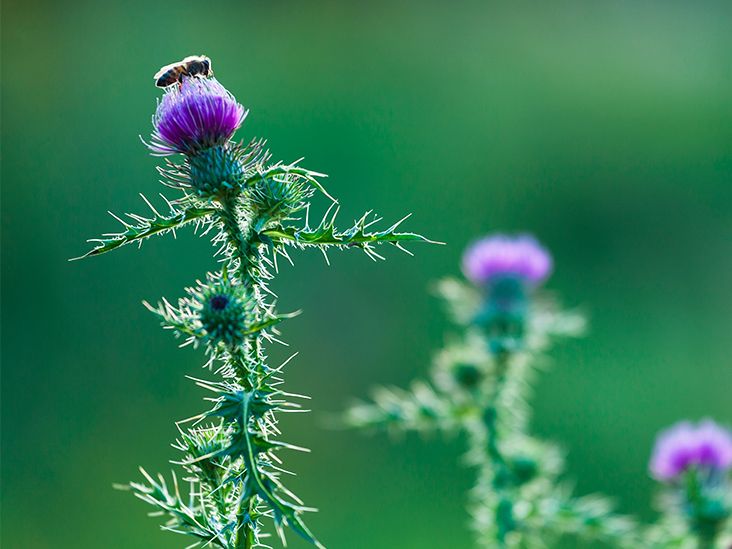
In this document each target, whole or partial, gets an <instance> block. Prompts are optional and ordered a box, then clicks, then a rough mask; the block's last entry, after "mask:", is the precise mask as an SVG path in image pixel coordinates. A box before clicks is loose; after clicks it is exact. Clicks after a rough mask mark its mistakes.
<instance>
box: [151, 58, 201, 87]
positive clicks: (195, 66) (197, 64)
mask: <svg viewBox="0 0 732 549" xmlns="http://www.w3.org/2000/svg"><path fill="white" fill-rule="evenodd" d="M184 76H213V69H212V68H211V60H210V59H209V58H208V57H206V56H205V55H190V56H188V57H186V58H185V59H183V60H182V61H178V62H177V63H171V64H170V65H165V66H164V67H163V68H162V69H160V70H159V71H158V72H157V74H156V75H155V76H154V77H153V78H154V79H155V85H156V86H157V87H158V88H167V87H168V86H172V85H173V84H175V83H179V84H180V83H182V82H183V77H184Z"/></svg>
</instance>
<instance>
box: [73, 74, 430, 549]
mask: <svg viewBox="0 0 732 549" xmlns="http://www.w3.org/2000/svg"><path fill="white" fill-rule="evenodd" d="M247 112H248V111H246V110H245V109H244V107H243V106H242V105H241V104H239V103H238V102H237V100H236V99H235V98H234V97H233V96H232V95H231V93H229V92H228V91H227V90H226V89H225V88H224V87H223V86H222V85H221V84H220V83H219V82H218V81H217V80H215V79H213V78H206V77H203V76H200V75H198V76H184V77H183V78H182V80H181V82H180V83H176V84H175V85H173V86H172V87H169V88H168V89H167V90H166V91H165V93H164V95H163V97H162V99H161V100H160V101H159V103H158V106H157V109H156V111H155V115H154V116H153V126H154V130H153V133H152V139H151V140H150V142H149V143H148V144H147V146H148V147H149V149H150V151H151V152H152V154H153V155H156V156H160V157H165V160H164V164H163V165H162V166H161V167H159V168H158V170H159V171H160V174H161V175H162V182H163V183H164V184H165V185H167V186H168V187H170V188H172V189H173V190H174V191H175V192H176V193H177V197H175V198H173V199H169V198H166V197H163V200H165V203H166V208H165V211H164V213H159V212H158V210H156V209H155V207H153V206H152V204H151V203H150V202H148V201H147V199H145V201H146V202H147V204H148V206H149V208H150V210H151V213H149V214H146V215H136V214H126V215H127V218H128V219H127V220H125V219H123V218H121V217H117V220H118V221H119V222H120V223H121V224H122V228H121V230H120V231H119V232H117V233H114V234H109V235H105V236H103V237H102V238H100V239H96V240H94V241H93V242H95V246H94V248H93V249H92V250H91V251H89V252H88V253H87V254H86V255H85V256H84V257H89V256H96V255H100V254H103V253H106V252H109V251H111V250H114V249H116V248H119V247H121V246H124V245H127V244H132V243H138V244H140V243H142V241H143V240H145V239H147V238H149V237H151V236H153V235H157V234H175V232H176V230H178V229H180V228H182V227H183V226H184V225H190V226H193V227H194V228H196V229H198V230H200V232H202V233H203V234H207V235H211V236H212V241H213V243H214V245H215V250H216V252H215V255H216V256H217V257H218V258H219V259H220V264H221V268H220V270H218V271H217V272H209V273H206V274H205V275H204V276H203V277H202V279H201V280H199V281H197V282H196V283H195V284H194V285H192V286H191V287H190V288H188V289H187V290H186V295H185V296H184V297H182V298H181V299H179V300H177V302H170V301H168V300H165V299H163V300H162V301H161V302H160V303H158V304H157V305H150V304H147V307H148V308H149V309H150V311H152V312H153V313H154V314H155V315H157V317H158V318H159V319H160V321H161V323H162V325H163V327H165V328H167V329H170V330H171V331H173V332H174V333H175V335H176V336H178V337H180V338H182V340H183V345H193V346H194V347H200V348H202V349H203V350H204V352H205V354H206V356H207V360H206V363H205V366H206V367H207V368H209V369H210V370H213V371H215V373H216V374H218V377H217V378H216V379H212V380H201V379H195V378H194V380H195V381H196V383H197V384H198V385H199V386H200V387H202V388H203V389H205V390H207V391H210V395H211V396H210V398H208V399H207V400H209V401H210V403H211V405H210V407H209V409H207V410H206V411H204V412H203V413H201V414H199V415H197V416H195V417H194V418H192V419H191V420H188V421H184V422H179V423H178V424H177V425H178V426H179V430H180V437H179V438H178V440H177V441H176V442H175V444H174V447H175V448H177V449H178V450H179V451H180V456H179V458H178V459H176V460H175V461H174V463H176V464H177V465H178V466H179V467H180V468H181V469H182V470H183V476H182V478H181V479H180V480H179V477H178V476H177V475H176V474H175V473H174V474H173V476H172V479H171V480H169V481H168V480H165V478H164V477H163V476H162V475H150V474H148V473H146V472H145V471H144V470H142V473H143V477H144V478H143V479H142V480H141V481H140V482H133V483H131V484H129V485H128V486H127V489H129V490H131V491H132V492H133V493H134V494H135V495H136V496H137V497H139V498H140V499H141V500H143V501H145V502H146V503H148V504H150V505H152V507H153V508H154V512H155V513H156V514H159V515H161V516H164V517H165V521H166V522H165V523H164V525H163V528H164V529H165V530H169V531H172V532H177V533H181V534H186V535H188V536H191V537H192V538H194V540H195V541H194V543H193V545H194V546H195V545H198V544H201V545H204V546H214V547H222V548H225V549H234V548H236V549H241V548H247V549H248V548H253V547H262V546H264V541H263V540H265V538H266V537H267V533H266V531H265V526H266V523H267V520H268V519H269V520H271V521H272V523H273V525H274V529H275V530H276V531H277V533H278V534H279V535H280V537H282V542H283V543H284V532H283V531H284V527H285V526H287V527H289V528H290V529H292V530H293V531H295V532H296V533H297V534H299V535H300V536H302V537H303V538H304V539H305V540H307V541H309V542H310V543H312V544H314V545H316V546H318V547H321V545H320V543H319V542H318V541H317V540H316V538H315V536H314V535H313V534H312V533H311V531H310V530H309V529H308V527H307V526H306V524H305V522H304V520H303V514H304V513H305V512H306V511H310V510H311V509H310V508H308V507H305V506H304V505H303V503H302V502H301V501H300V499H298V498H297V496H295V495H294V494H293V493H292V492H291V491H290V490H288V489H287V488H286V487H285V486H284V484H283V481H282V478H281V473H283V472H287V471H286V470H285V469H284V467H283V464H282V454H281V451H282V450H287V449H294V450H297V449H299V448H298V447H296V446H293V445H290V444H288V443H286V442H284V441H283V440H281V439H280V438H279V435H280V433H279V430H278V427H277V418H278V416H279V414H280V413H284V412H291V411H302V410H301V407H300V404H298V402H297V400H298V399H299V398H300V396H299V395H296V394H291V393H288V392H286V391H284V390H283V388H282V383H283V379H282V378H283V375H284V366H285V364H281V365H276V366H271V365H270V364H269V363H268V360H267V355H266V354H265V344H267V343H270V342H272V341H276V336H277V335H278V332H277V329H276V325H278V324H279V323H280V322H282V321H283V320H285V319H286V318H288V317H289V316H290V315H283V314H280V313H278V312H277V310H276V308H275V296H274V294H273V293H272V292H271V291H270V290H269V289H268V284H269V282H270V281H271V279H272V278H273V276H274V274H276V271H277V259H278V257H279V258H285V259H287V260H289V259H290V257H289V251H290V250H293V249H294V250H299V249H305V248H318V249H320V250H322V251H323V252H324V253H325V252H326V251H327V250H329V249H360V250H363V251H364V252H366V254H368V255H369V256H370V257H372V258H380V257H381V256H380V255H379V254H378V253H377V251H376V249H375V246H376V245H378V244H382V243H390V244H393V245H395V246H397V247H398V248H400V249H403V248H402V245H403V244H404V243H406V242H414V241H421V242H427V239H425V238H424V237H422V236H419V235H417V234H414V233H407V232H400V231H399V226H400V224H401V221H400V222H398V223H395V224H394V225H392V226H390V227H388V228H386V229H385V230H375V229H374V228H373V227H372V224H373V223H375V222H376V221H378V219H376V220H375V219H372V218H371V216H370V214H369V213H367V214H364V215H363V217H361V218H360V219H358V220H357V221H355V223H354V224H353V226H351V227H350V228H347V229H345V230H338V229H337V228H336V224H335V221H336V216H337V213H338V206H337V203H336V201H335V200H333V199H331V198H330V196H329V195H328V194H327V192H326V191H325V189H324V188H323V186H322V185H321V183H320V179H321V178H322V177H324V176H323V175H322V174H318V173H316V172H313V171H310V170H307V169H305V168H302V167H301V166H300V165H299V162H293V163H289V164H287V163H282V162H271V161H270V154H269V152H268V151H267V150H266V149H265V143H264V141H261V140H254V141H251V142H250V143H249V144H244V143H242V142H236V141H234V140H233V135H234V133H235V132H236V130H237V129H238V128H239V127H240V126H241V125H242V123H243V122H244V119H245V118H246V116H247ZM316 192H320V193H322V194H323V195H325V196H326V197H327V198H328V199H329V200H331V201H332V203H331V205H330V207H329V208H328V209H327V211H326V213H325V215H324V216H323V217H322V219H321V220H320V221H319V222H318V223H316V224H314V225H311V224H310V221H309V215H308V212H309V210H310V202H311V199H312V198H313V196H314V194H315V193H316ZM161 196H162V195H161ZM143 198H144V197H143ZM115 217H116V216H115ZM184 483H185V484H184Z"/></svg>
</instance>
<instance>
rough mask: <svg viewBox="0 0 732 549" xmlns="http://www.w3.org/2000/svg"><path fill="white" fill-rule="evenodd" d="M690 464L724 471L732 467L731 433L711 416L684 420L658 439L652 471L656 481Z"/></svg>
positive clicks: (667, 477) (684, 468) (674, 473)
mask: <svg viewBox="0 0 732 549" xmlns="http://www.w3.org/2000/svg"><path fill="white" fill-rule="evenodd" d="M690 467H699V468H701V469H705V470H709V471H719V472H725V471H727V470H728V469H730V467H732V433H730V431H729V430H728V429H725V428H724V427H721V426H719V425H717V424H716V423H714V421H712V420H710V419H706V420H704V421H701V422H700V423H698V424H694V423H691V422H689V421H682V422H680V423H677V424H676V425H674V426H672V427H670V428H669V429H666V430H665V431H662V432H661V433H660V434H659V435H658V437H657V438H656V444H655V446H654V448H653V455H652V457H651V463H650V470H651V474H652V475H653V476H654V478H656V479H657V480H661V481H670V480H674V479H675V478H677V477H678V476H679V475H681V474H682V473H684V472H685V471H686V470H687V469H689V468H690Z"/></svg>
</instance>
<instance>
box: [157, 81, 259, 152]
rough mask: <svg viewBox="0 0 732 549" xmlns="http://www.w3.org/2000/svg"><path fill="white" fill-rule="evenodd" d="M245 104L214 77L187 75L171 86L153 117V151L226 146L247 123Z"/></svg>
mask: <svg viewBox="0 0 732 549" xmlns="http://www.w3.org/2000/svg"><path fill="white" fill-rule="evenodd" d="M247 112H248V111H246V110H245V109H244V107H242V106H241V105H240V104H239V103H237V102H236V99H235V98H234V96H233V95H231V94H230V93H229V92H228V91H227V90H226V88H224V87H223V86H222V85H221V84H219V82H218V81H217V80H215V79H213V78H199V77H192V78H184V79H183V82H182V84H181V85H180V86H171V87H170V88H169V89H168V90H167V91H166V93H165V95H164V96H163V98H162V99H161V100H160V102H159V103H158V108H157V110H156V111H155V116H153V125H154V126H155V130H154V131H153V134H152V140H151V143H150V144H148V147H150V150H152V151H153V154H155V155H158V156H166V155H170V154H175V153H182V154H195V153H196V152H198V151H201V150H204V149H208V148H210V147H215V146H219V145H224V144H225V143H226V142H227V141H228V140H229V139H230V138H231V136H232V135H233V134H234V132H235V131H236V130H237V129H238V128H239V126H241V124H242V122H244V118H245V117H246V115H247Z"/></svg>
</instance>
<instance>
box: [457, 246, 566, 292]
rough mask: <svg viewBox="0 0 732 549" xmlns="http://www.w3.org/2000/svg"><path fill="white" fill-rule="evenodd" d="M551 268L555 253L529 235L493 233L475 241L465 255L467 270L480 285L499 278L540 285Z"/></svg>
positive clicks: (467, 273)
mask: <svg viewBox="0 0 732 549" xmlns="http://www.w3.org/2000/svg"><path fill="white" fill-rule="evenodd" d="M551 270H552V258H551V255H549V252H548V251H547V250H546V249H544V248H543V247H542V246H541V245H540V244H539V242H537V241H536V239H534V238H533V237H531V236H528V235H520V236H508V235H502V234H497V235H494V236H489V237H486V238H483V239H481V240H478V241H477V242H475V243H474V244H472V245H471V246H470V247H468V249H467V250H466V251H465V254H464V255H463V272H464V273H465V276H466V277H467V278H468V279H469V280H470V281H471V282H473V283H474V284H478V285H484V284H486V283H490V282H492V281H494V280H496V279H498V278H516V279H519V280H521V281H523V282H525V283H527V284H530V285H539V284H541V283H542V282H544V280H546V279H547V278H548V276H549V274H550V273H551Z"/></svg>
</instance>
